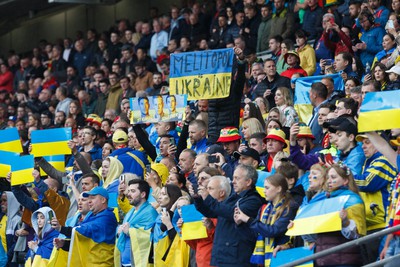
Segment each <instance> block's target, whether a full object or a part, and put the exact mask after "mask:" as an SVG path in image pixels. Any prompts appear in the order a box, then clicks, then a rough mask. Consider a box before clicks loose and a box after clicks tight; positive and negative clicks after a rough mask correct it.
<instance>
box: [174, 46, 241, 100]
mask: <svg viewBox="0 0 400 267" xmlns="http://www.w3.org/2000/svg"><path fill="white" fill-rule="evenodd" d="M233 56H234V53H233V49H232V48H226V49H216V50H207V51H198V52H187V53H178V54H171V67H170V71H171V72H170V76H169V84H170V94H172V95H183V94H187V95H188V100H196V99H213V98H224V97H227V96H229V92H230V88H231V78H232V67H233Z"/></svg>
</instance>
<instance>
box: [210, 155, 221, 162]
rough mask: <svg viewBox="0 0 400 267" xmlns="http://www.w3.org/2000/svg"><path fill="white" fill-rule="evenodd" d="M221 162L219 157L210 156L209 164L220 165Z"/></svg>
mask: <svg viewBox="0 0 400 267" xmlns="http://www.w3.org/2000/svg"><path fill="white" fill-rule="evenodd" d="M218 162H219V157H217V156H213V155H211V156H208V163H218Z"/></svg>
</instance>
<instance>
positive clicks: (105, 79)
mask: <svg viewBox="0 0 400 267" xmlns="http://www.w3.org/2000/svg"><path fill="white" fill-rule="evenodd" d="M99 83H105V84H107V85H110V80H109V79H108V78H103V79H101V80H100V82H99Z"/></svg>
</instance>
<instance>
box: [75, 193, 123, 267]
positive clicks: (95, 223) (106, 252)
mask: <svg viewBox="0 0 400 267" xmlns="http://www.w3.org/2000/svg"><path fill="white" fill-rule="evenodd" d="M82 196H83V197H87V198H89V208H90V211H91V212H92V214H91V215H90V216H89V217H88V218H87V219H86V220H85V222H83V223H82V224H81V225H79V226H77V227H76V228H75V231H76V232H78V233H79V234H81V235H83V236H84V237H86V238H88V239H89V240H91V241H92V242H90V243H92V244H90V245H89V246H92V247H91V251H94V252H97V253H98V254H94V255H90V256H89V255H88V257H82V258H81V261H83V262H82V263H83V265H84V266H85V265H86V266H95V265H101V266H114V245H115V233H116V231H115V229H116V228H117V226H118V223H117V220H116V218H115V215H114V212H113V210H112V209H111V208H108V200H109V195H108V193H107V190H106V189H104V188H103V187H100V186H98V187H95V188H93V189H92V190H90V191H89V192H87V193H83V194H82ZM78 242H79V241H78ZM71 248H72V250H71V249H70V253H73V252H74V247H73V245H72V246H71ZM100 252H101V254H100Z"/></svg>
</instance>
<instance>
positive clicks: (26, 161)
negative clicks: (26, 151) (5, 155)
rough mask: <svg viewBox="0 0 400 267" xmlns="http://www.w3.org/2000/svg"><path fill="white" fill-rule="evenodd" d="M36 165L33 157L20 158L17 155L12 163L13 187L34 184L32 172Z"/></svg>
mask: <svg viewBox="0 0 400 267" xmlns="http://www.w3.org/2000/svg"><path fill="white" fill-rule="evenodd" d="M34 165H35V161H34V158H33V155H26V156H20V155H18V154H15V156H14V158H13V160H12V163H11V172H12V177H11V185H12V186H14V185H20V184H26V183H32V182H33V176H32V171H33V167H34Z"/></svg>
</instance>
